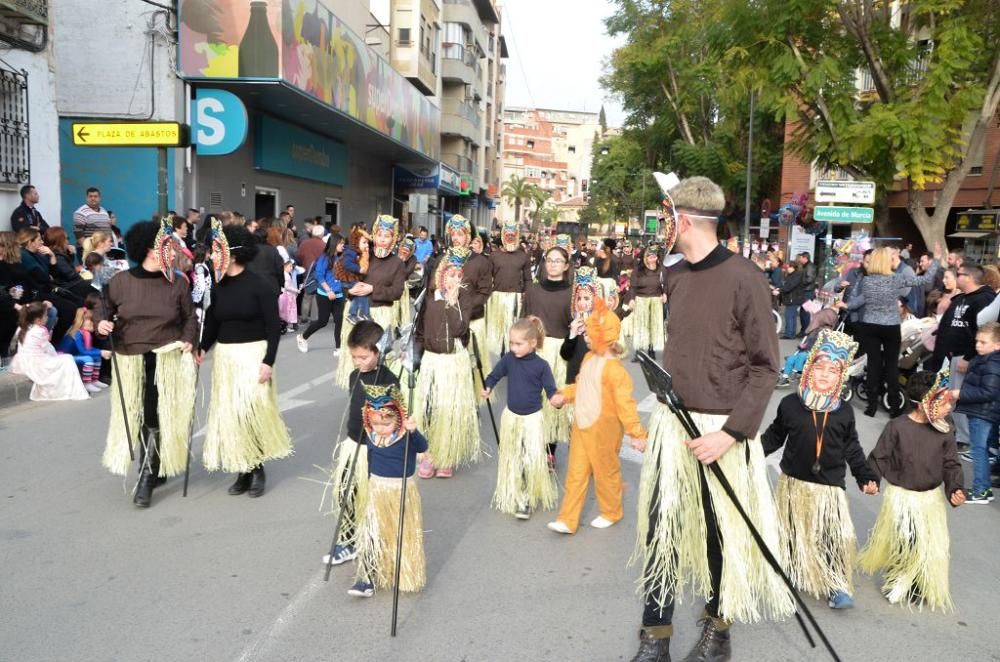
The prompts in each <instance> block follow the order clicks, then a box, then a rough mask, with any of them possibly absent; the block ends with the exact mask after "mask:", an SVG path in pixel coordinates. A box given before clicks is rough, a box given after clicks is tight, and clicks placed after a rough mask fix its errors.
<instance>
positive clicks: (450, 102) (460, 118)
mask: <svg viewBox="0 0 1000 662" xmlns="http://www.w3.org/2000/svg"><path fill="white" fill-rule="evenodd" d="M481 126H482V119H481V118H480V116H479V109H478V108H476V106H474V105H473V104H471V103H468V102H466V101H462V100H460V99H448V98H445V99H442V100H441V133H442V134H445V135H455V136H462V137H463V138H465V139H466V140H468V141H470V142H472V143H473V144H474V145H479V144H480V143H481V142H482V133H481Z"/></svg>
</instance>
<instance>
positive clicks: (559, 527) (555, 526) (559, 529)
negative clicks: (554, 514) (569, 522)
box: [546, 520, 573, 533]
mask: <svg viewBox="0 0 1000 662" xmlns="http://www.w3.org/2000/svg"><path fill="white" fill-rule="evenodd" d="M546 526H548V527H549V531H555V532H556V533H573V532H572V531H570V530H569V527H568V526H566V525H565V524H564V523H562V522H560V521H559V520H556V521H555V522H549V523H548V524H547V525H546Z"/></svg>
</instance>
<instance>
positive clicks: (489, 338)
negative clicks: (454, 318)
mask: <svg viewBox="0 0 1000 662" xmlns="http://www.w3.org/2000/svg"><path fill="white" fill-rule="evenodd" d="M520 306H521V293H520V292H494V293H493V294H491V295H490V298H489V299H488V300H487V301H486V342H487V346H488V348H489V352H490V353H491V354H495V355H497V356H500V354H501V353H502V352H503V350H504V348H505V347H506V346H507V335H508V334H509V333H510V327H512V326H514V322H516V321H517V312H518V309H519V308H520ZM484 360H485V357H484Z"/></svg>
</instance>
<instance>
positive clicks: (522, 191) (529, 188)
mask: <svg viewBox="0 0 1000 662" xmlns="http://www.w3.org/2000/svg"><path fill="white" fill-rule="evenodd" d="M537 190H538V189H537V187H536V186H535V185H534V184H532V183H531V182H529V181H527V180H525V179H524V178H523V177H518V176H517V175H511V177H510V179H508V180H507V182H506V183H504V185H503V188H502V189H501V190H500V195H502V196H503V198H504V200H506V201H507V204H510V205H514V220H515V221H516V222H517V223H520V222H521V205H523V204H524V202H525V201H526V200H528V201H531V200H534V195H535V191H537Z"/></svg>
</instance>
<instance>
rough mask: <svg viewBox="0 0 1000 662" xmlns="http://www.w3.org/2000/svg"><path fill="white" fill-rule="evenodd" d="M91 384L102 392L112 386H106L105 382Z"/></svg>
mask: <svg viewBox="0 0 1000 662" xmlns="http://www.w3.org/2000/svg"><path fill="white" fill-rule="evenodd" d="M91 384H93V385H94V386H96V387H97V388H99V389H101V390H102V391H103V390H104V389H106V388H108V387H110V386H111V384H105V383H104V382H91Z"/></svg>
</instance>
